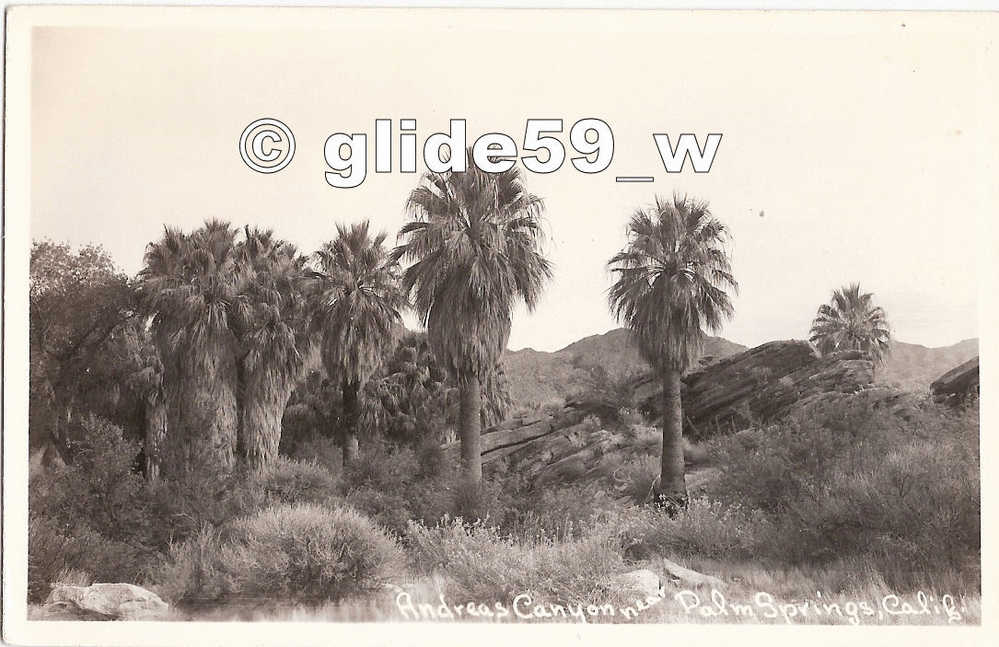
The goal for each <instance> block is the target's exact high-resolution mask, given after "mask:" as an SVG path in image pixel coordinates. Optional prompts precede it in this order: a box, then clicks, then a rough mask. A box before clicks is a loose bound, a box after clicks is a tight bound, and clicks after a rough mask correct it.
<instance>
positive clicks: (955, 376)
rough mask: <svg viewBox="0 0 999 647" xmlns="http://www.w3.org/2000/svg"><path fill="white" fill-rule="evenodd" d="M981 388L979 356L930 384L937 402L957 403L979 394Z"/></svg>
mask: <svg viewBox="0 0 999 647" xmlns="http://www.w3.org/2000/svg"><path fill="white" fill-rule="evenodd" d="M979 389H980V382H979V376H978V356H977V355H976V356H975V357H973V358H971V359H969V360H968V361H967V362H964V363H963V364H961V365H960V366H956V367H954V368H952V369H951V370H949V371H947V372H946V373H944V374H943V375H941V376H940V377H938V378H937V379H936V380H934V381H933V383H932V384H930V392H931V393H932V394H933V399H934V400H936V401H937V402H946V403H948V404H957V403H960V402H963V401H964V400H966V399H967V398H969V397H974V396H977V395H978V393H979Z"/></svg>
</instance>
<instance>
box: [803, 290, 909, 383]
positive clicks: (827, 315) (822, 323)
mask: <svg viewBox="0 0 999 647" xmlns="http://www.w3.org/2000/svg"><path fill="white" fill-rule="evenodd" d="M808 340H809V341H810V342H812V343H813V344H815V346H816V348H818V349H819V352H820V353H822V354H826V353H830V352H832V351H836V350H847V349H849V350H859V351H862V352H864V353H866V354H867V355H868V356H869V357H870V358H871V360H872V361H873V362H874V363H875V364H883V363H884V362H885V359H886V357H887V355H888V353H889V351H890V349H891V331H890V329H889V326H888V318H887V316H886V315H885V311H884V310H882V309H881V307H879V306H876V305H874V295H873V294H871V293H870V292H861V290H860V284H859V283H851V284H849V285H847V286H845V287H842V288H839V289H838V290H833V293H832V299H830V301H829V303H824V304H822V305H821V306H819V311H818V313H816V315H815V319H814V320H813V321H812V329H811V332H810V335H809V338H808Z"/></svg>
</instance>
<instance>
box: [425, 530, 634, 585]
mask: <svg viewBox="0 0 999 647" xmlns="http://www.w3.org/2000/svg"><path fill="white" fill-rule="evenodd" d="M407 538H408V540H409V542H408V543H409V554H410V559H411V563H412V566H413V568H414V569H415V570H417V571H418V572H424V573H433V572H437V573H442V574H445V576H446V577H445V584H444V586H445V588H446V589H447V591H446V592H447V594H448V595H450V596H453V597H454V598H456V599H462V600H469V601H476V602H493V601H495V600H501V599H509V598H510V597H511V596H514V595H517V594H520V593H528V594H530V595H531V596H532V598H533V599H534V600H537V601H546V602H552V603H562V604H570V603H574V602H575V603H580V602H586V603H589V602H592V601H593V600H595V599H596V598H597V597H598V596H599V594H600V589H601V584H600V583H601V581H602V580H605V579H606V578H607V577H608V576H610V575H612V574H614V573H619V572H621V570H622V567H623V560H622V558H621V553H620V544H619V541H618V537H617V535H616V533H615V532H613V531H612V530H610V529H601V530H598V531H593V532H590V533H587V534H586V535H585V536H583V537H581V538H579V539H573V540H562V539H559V538H553V537H549V536H541V537H536V538H534V539H533V540H531V541H526V540H520V541H518V540H515V539H514V538H512V537H510V536H509V535H505V534H503V533H501V532H500V531H499V530H498V529H497V528H495V527H491V526H488V525H486V524H484V523H482V522H475V523H471V524H470V523H465V522H463V521H462V520H461V519H445V520H444V521H442V522H441V523H440V524H438V525H436V526H434V527H427V526H425V525H423V524H420V523H416V522H413V523H411V524H410V525H409V529H408V533H407Z"/></svg>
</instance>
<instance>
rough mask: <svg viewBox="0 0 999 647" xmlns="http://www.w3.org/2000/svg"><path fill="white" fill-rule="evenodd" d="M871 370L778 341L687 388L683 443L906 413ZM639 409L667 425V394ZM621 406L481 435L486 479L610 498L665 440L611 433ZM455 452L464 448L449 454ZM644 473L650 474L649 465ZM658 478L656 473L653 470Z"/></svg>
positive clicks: (657, 393) (695, 376)
mask: <svg viewBox="0 0 999 647" xmlns="http://www.w3.org/2000/svg"><path fill="white" fill-rule="evenodd" d="M873 372H874V370H873V365H872V363H871V362H870V360H868V359H865V358H864V357H862V356H861V354H860V353H858V352H854V351H844V352H839V353H833V354H830V355H827V356H825V357H818V356H817V355H816V354H815V353H814V352H813V351H812V348H811V347H810V346H809V345H808V344H807V343H806V342H803V341H777V342H770V343H768V344H763V345H762V346H758V347H756V348H753V349H750V350H748V351H745V352H742V353H738V354H736V355H732V356H730V357H726V358H723V359H721V360H718V361H716V362H713V363H709V364H707V365H706V366H704V367H703V368H701V369H700V370H698V371H696V372H693V373H690V374H689V375H687V376H686V377H685V378H684V384H683V404H684V427H685V428H684V434H685V435H686V436H688V437H690V438H691V439H693V440H700V439H703V438H708V437H710V436H712V435H715V434H719V433H729V432H735V431H739V430H742V429H746V428H748V427H753V426H758V425H761V424H767V423H770V422H772V421H775V420H778V419H780V418H781V417H783V416H786V415H788V414H789V413H791V412H793V411H805V412H808V411H815V412H819V411H821V410H822V409H823V408H825V407H826V406H828V405H840V404H842V403H841V402H840V400H842V399H843V398H849V399H850V401H851V402H853V400H857V402H858V404H863V405H864V406H867V405H871V406H887V407H891V408H892V411H893V412H894V411H896V410H897V411H898V412H901V413H904V412H905V410H906V408H907V407H908V406H909V404H910V403H909V401H908V399H907V398H906V397H904V395H903V394H900V393H898V392H896V391H893V390H891V389H888V388H886V387H874V386H872V381H873ZM633 386H634V392H635V401H636V403H638V404H640V406H641V408H642V409H643V410H644V412H645V413H646V414H648V415H650V416H651V417H659V415H660V407H661V406H662V405H661V402H662V398H661V387H660V385H659V382H658V380H655V379H653V378H652V377H645V378H640V379H637V380H635V382H634V383H633ZM616 413H617V409H616V406H615V405H614V404H613V403H610V402H583V401H570V402H568V403H566V405H565V407H563V408H562V409H559V410H557V411H554V412H550V413H545V414H540V415H537V416H534V417H521V418H514V419H511V420H507V421H505V422H502V423H500V424H498V425H496V426H494V427H491V428H489V429H487V430H486V431H484V432H483V433H482V462H483V466H484V468H485V469H496V468H499V466H501V465H502V467H503V468H504V469H507V470H510V471H515V472H516V473H518V474H519V475H521V476H522V477H524V478H525V479H526V481H527V482H528V483H529V484H531V485H532V486H533V487H539V486H547V485H553V484H562V483H575V484H587V483H599V484H600V485H601V486H602V487H603V489H604V490H611V491H612V492H613V491H614V490H615V489H616V490H617V492H618V494H619V495H620V494H622V493H623V490H624V488H625V487H626V486H625V485H624V483H623V482H622V481H621V480H620V479H619V478H618V472H619V470H620V469H621V468H622V466H625V465H627V464H628V463H631V462H633V461H635V460H644V461H647V462H648V461H651V462H653V463H655V460H656V458H657V457H658V455H659V452H660V446H661V445H660V442H661V441H660V439H661V432H660V431H659V430H657V429H654V428H651V427H642V426H633V427H632V428H631V429H627V430H616V429H606V428H604V427H605V425H604V424H601V423H602V422H607V421H610V420H612V419H613V416H614V415H615V414H616ZM450 448H451V450H452V451H457V443H455V444H454V445H452V446H450ZM645 467H646V469H648V468H649V467H650V466H649V465H648V464H646V465H645ZM651 467H652V471H655V465H652V466H651ZM691 467H694V465H691V464H688V488H689V489H690V490H691V491H697V489H698V488H699V487H700V485H701V478H700V477H701V476H705V478H707V476H709V474H708V473H709V472H710V471H711V470H708V469H705V470H690V468H691Z"/></svg>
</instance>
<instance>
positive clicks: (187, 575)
mask: <svg viewBox="0 0 999 647" xmlns="http://www.w3.org/2000/svg"><path fill="white" fill-rule="evenodd" d="M222 549H223V541H222V533H221V531H219V530H218V529H216V528H214V527H212V526H210V525H208V524H205V525H204V526H202V527H201V529H200V530H199V531H198V532H197V533H195V534H193V535H192V536H190V537H188V538H187V540H186V541H183V542H179V543H175V544H171V545H170V547H169V549H168V551H167V554H166V556H165V557H164V559H163V560H162V561H161V563H160V564H159V566H158V568H157V569H156V571H155V572H154V574H153V576H152V580H153V585H152V586H153V589H155V591H156V592H157V593H158V594H159V595H160V596H161V597H163V598H164V599H166V600H169V601H171V602H172V603H174V604H185V605H194V604H206V603H211V602H216V601H219V600H222V599H223V598H225V596H227V595H228V594H229V593H230V592H231V590H232V581H231V578H230V577H229V575H228V573H227V572H226V569H225V565H224V562H223V556H222Z"/></svg>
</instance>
